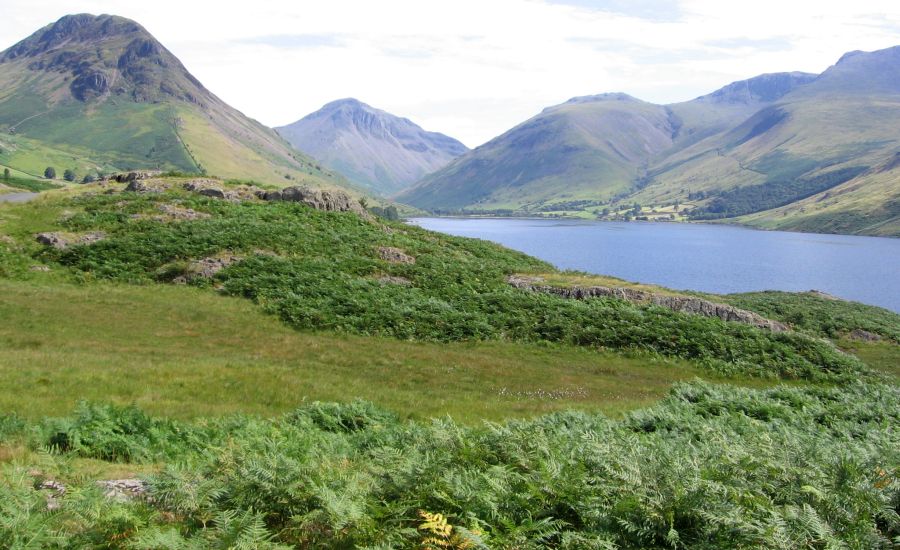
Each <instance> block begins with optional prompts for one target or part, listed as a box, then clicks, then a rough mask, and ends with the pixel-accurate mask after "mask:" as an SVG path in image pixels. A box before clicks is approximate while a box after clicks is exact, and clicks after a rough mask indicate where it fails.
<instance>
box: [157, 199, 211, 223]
mask: <svg viewBox="0 0 900 550" xmlns="http://www.w3.org/2000/svg"><path fill="white" fill-rule="evenodd" d="M158 209H159V211H160V212H161V213H162V215H159V216H154V217H153V219H155V220H157V221H173V220H177V221H181V220H187V221H190V220H203V219H207V218H209V217H210V216H209V214H207V213H206V212H197V211H196V210H194V209H193V208H182V207H180V206H176V205H174V204H167V203H163V204H160V205H159V207H158Z"/></svg>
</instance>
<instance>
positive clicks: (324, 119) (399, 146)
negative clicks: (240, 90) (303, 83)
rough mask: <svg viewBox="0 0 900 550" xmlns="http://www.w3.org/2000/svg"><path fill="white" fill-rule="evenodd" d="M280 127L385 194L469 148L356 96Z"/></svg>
mask: <svg viewBox="0 0 900 550" xmlns="http://www.w3.org/2000/svg"><path fill="white" fill-rule="evenodd" d="M276 131H277V132H278V133H279V134H280V135H281V136H283V137H284V138H285V139H287V140H288V141H289V142H290V143H291V144H293V145H294V146H295V147H297V148H298V149H301V150H303V151H306V152H308V153H309V154H311V155H312V156H314V157H315V158H317V159H319V160H321V161H322V163H323V164H324V165H325V166H327V167H329V168H331V169H334V170H338V171H340V172H341V173H343V174H345V175H346V176H347V177H348V178H350V180H352V181H354V182H355V183H357V184H358V185H360V186H362V187H364V188H367V189H369V190H371V191H373V192H375V193H378V194H381V195H391V194H393V193H396V192H398V191H401V190H403V189H405V188H406V187H408V186H409V185H411V184H412V183H414V182H415V181H417V180H418V179H419V178H421V177H422V176H424V175H425V174H427V173H430V172H433V171H435V170H437V169H439V168H441V167H443V166H444V165H446V164H447V163H448V162H450V160H452V159H453V158H456V157H458V156H459V155H461V154H464V153H465V152H467V151H468V150H469V149H468V148H467V147H466V146H465V145H463V144H462V143H460V142H459V141H457V140H455V139H453V138H451V137H449V136H446V135H444V134H441V133H439V132H429V131H426V130H424V129H422V128H421V127H420V126H418V125H416V124H415V123H413V122H412V121H411V120H409V119H407V118H402V117H398V116H395V115H392V114H390V113H388V112H386V111H383V110H381V109H376V108H374V107H371V106H370V105H367V104H366V103H363V102H362V101H359V100H358V99H355V98H343V99H338V100H335V101H332V102H329V103H327V104H326V105H324V106H323V107H322V108H321V109H319V110H317V111H315V112H313V113H310V114H308V115H306V116H305V117H303V118H301V119H300V120H298V121H296V122H293V123H291V124H288V125H285V126H281V127H278V128H276Z"/></svg>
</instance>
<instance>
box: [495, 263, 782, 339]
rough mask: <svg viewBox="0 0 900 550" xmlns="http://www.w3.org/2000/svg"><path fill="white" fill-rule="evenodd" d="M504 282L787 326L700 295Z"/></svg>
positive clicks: (515, 279) (519, 279)
mask: <svg viewBox="0 0 900 550" xmlns="http://www.w3.org/2000/svg"><path fill="white" fill-rule="evenodd" d="M507 282H509V284H510V285H512V286H514V287H516V288H519V289H522V290H528V291H531V292H541V293H544V294H553V295H556V296H560V297H562V298H569V299H573V300H583V299H585V298H593V297H601V296H602V297H609V298H617V299H620V300H625V301H628V302H632V303H637V304H646V303H651V304H653V305H656V306H660V307H664V308H667V309H671V310H672V311H676V312H678V313H687V314H690V315H702V316H704V317H717V318H719V319H721V320H723V321H728V322H733V323H743V324H747V325H753V326H755V327H758V328H761V329H765V330H770V331H772V332H785V331H787V330H790V329H789V328H788V327H787V325H784V324H783V323H779V322H778V321H773V320H771V319H766V318H765V317H763V316H761V315H758V314H756V313H753V312H752V311H746V310H743V309H740V308H736V307H734V306H731V305H728V304H719V303H716V302H711V301H709V300H704V299H702V298H695V297H693V296H667V295H663V294H654V293H652V292H647V291H645V290H638V289H634V288H626V287H605V286H589V287H581V286H574V287H570V288H563V287H556V286H551V285H546V284H541V283H542V279H540V278H539V277H523V276H518V275H512V276H510V277H509V278H508V279H507Z"/></svg>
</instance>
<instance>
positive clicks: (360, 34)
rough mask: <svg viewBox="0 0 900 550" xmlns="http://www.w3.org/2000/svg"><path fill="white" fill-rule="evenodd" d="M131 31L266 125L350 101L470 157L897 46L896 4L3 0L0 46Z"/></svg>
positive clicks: (881, 0) (891, 0) (899, 11)
mask: <svg viewBox="0 0 900 550" xmlns="http://www.w3.org/2000/svg"><path fill="white" fill-rule="evenodd" d="M75 12H87V13H95V14H99V13H112V14H117V15H122V16H125V17H130V18H132V19H135V20H137V21H138V22H139V23H141V24H142V25H143V26H144V27H146V28H147V29H148V30H149V31H150V32H151V33H153V34H154V35H155V36H156V37H157V38H158V39H159V40H160V41H161V42H162V43H163V44H164V45H165V46H166V47H167V48H169V49H170V50H171V51H172V52H173V53H174V54H175V55H176V56H178V57H179V58H180V59H181V61H182V62H183V63H184V64H185V65H186V66H187V68H188V70H190V71H191V72H192V73H193V74H194V75H195V76H196V77H197V78H199V79H200V81H201V82H203V83H204V84H205V85H206V87H207V88H209V89H210V90H211V91H213V92H214V93H215V94H217V95H218V96H219V97H221V98H222V99H224V100H225V101H227V102H228V103H230V104H231V105H233V106H234V107H236V108H238V109H240V110H241V111H243V112H244V113H245V114H247V115H249V116H251V117H253V118H256V119H258V120H260V121H261V122H263V123H264V124H268V125H271V126H278V125H283V124H287V123H290V122H293V121H294V120H297V119H299V118H301V117H302V116H304V115H306V114H308V113H310V112H312V111H314V110H316V109H318V108H319V107H321V106H322V105H323V104H325V103H327V102H329V101H331V100H334V99H338V98H343V97H355V98H357V99H360V100H361V101H364V102H366V103H369V104H370V105H372V106H375V107H378V108H381V109H384V110H386V111H389V112H391V113H394V114H397V115H400V116H405V117H408V118H410V119H412V120H413V121H414V122H416V123H418V124H419V125H421V126H423V127H424V128H425V129H427V130H434V131H439V132H443V133H446V134H448V135H451V136H453V137H455V138H457V139H460V140H461V141H463V142H464V143H465V144H466V145H469V146H476V145H479V144H481V143H483V142H485V141H487V140H489V139H490V138H492V137H494V136H497V135H499V134H501V133H503V132H504V131H506V130H508V129H509V128H511V127H512V126H514V125H516V124H518V123H520V122H522V121H524V120H525V119H527V118H529V117H531V116H533V115H535V114H536V113H538V112H540V110H541V109H542V108H544V107H546V106H548V105H553V104H557V103H560V102H563V101H565V100H566V99H568V98H570V97H573V96H578V95H589V94H596V93H601V92H613V91H622V92H626V93H629V94H631V95H634V96H636V97H638V98H641V99H644V100H647V101H653V102H658V103H671V102H677V101H684V100H688V99H692V98H694V97H696V96H698V95H701V94H704V93H708V92H710V91H712V90H714V89H716V88H719V87H721V86H723V85H725V84H727V83H729V82H732V81H734V80H740V79H743V78H748V77H751V76H755V75H757V74H760V73H764V72H776V71H790V70H801V71H809V72H821V71H823V70H824V69H826V68H827V67H828V66H829V65H832V64H833V63H834V62H835V61H836V60H837V59H838V57H840V55H841V54H843V53H844V52H846V51H850V50H875V49H879V48H885V47H889V46H894V45H900V2H898V1H897V0H851V1H848V0H844V1H841V2H831V1H828V0H823V1H795V0H753V1H751V2H747V1H741V2H733V1H731V0H682V1H665V0H631V1H629V0H609V1H591V0H377V1H376V0H318V1H307V0H286V1H275V0H255V1H252V2H248V1H241V2H232V1H229V0H220V1H217V2H208V1H196V0H178V1H175V0H151V1H147V2H134V1H113V0H2V8H0V16H2V18H0V21H2V24H0V49H5V48H7V47H9V46H11V45H12V44H14V43H15V42H17V41H19V40H21V39H22V38H24V37H26V36H28V35H29V34H31V33H32V32H34V31H35V30H37V29H38V28H40V27H41V26H43V25H46V24H47V23H49V22H51V21H55V20H56V19H58V18H59V17H61V16H63V15H65V14H67V13H75Z"/></svg>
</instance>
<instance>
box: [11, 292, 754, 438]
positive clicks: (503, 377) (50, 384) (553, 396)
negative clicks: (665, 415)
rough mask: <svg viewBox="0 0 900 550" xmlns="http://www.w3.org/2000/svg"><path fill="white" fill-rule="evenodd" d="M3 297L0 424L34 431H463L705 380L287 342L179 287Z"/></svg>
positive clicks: (529, 358) (344, 338) (309, 339)
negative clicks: (214, 422)
mask: <svg viewBox="0 0 900 550" xmlns="http://www.w3.org/2000/svg"><path fill="white" fill-rule="evenodd" d="M0 296H2V297H3V300H2V301H0V318H2V319H3V322H2V323H0V411H7V412H16V413H18V414H20V415H23V416H25V417H29V418H33V419H38V418H40V417H42V416H47V415H59V414H64V413H67V412H69V411H70V410H71V409H72V408H73V407H74V406H75V404H76V403H77V402H78V401H79V400H81V399H88V400H94V401H110V402H115V403H120V404H128V403H135V404H137V405H139V406H141V407H142V408H144V409H146V410H147V411H149V412H152V413H154V414H161V415H165V416H168V417H174V418H194V417H199V416H215V415H220V414H226V413H233V412H245V413H252V414H260V415H264V416H271V415H276V414H281V413H283V412H286V411H289V410H292V409H294V408H296V407H298V406H299V405H301V404H302V403H303V402H304V401H305V400H329V401H348V400H353V399H356V398H360V399H366V400H369V401H373V402H376V403H379V404H380V405H382V406H384V407H387V408H390V409H392V410H394V411H397V412H398V413H400V414H402V415H403V416H410V417H417V418H427V417H432V416H443V415H451V416H452V417H453V418H455V419H457V420H460V421H466V422H472V421H476V420H479V419H495V420H500V419H503V418H506V417H512V416H533V415H535V414H541V413H546V412H550V411H554V410H560V409H567V408H584V409H592V410H601V411H603V412H606V413H609V414H612V413H620V412H622V411H625V410H628V409H632V408H635V407H638V406H644V405H647V404H649V403H651V402H653V401H655V400H657V399H659V398H660V397H662V396H663V395H665V393H666V392H667V391H668V389H669V387H670V386H671V385H672V383H673V382H676V381H679V380H686V379H690V378H692V377H694V376H698V375H703V374H708V373H704V371H703V370H702V369H698V368H697V367H695V366H692V365H690V364H688V363H686V362H683V361H673V360H664V359H661V358H660V359H653V358H651V357H650V356H646V355H645V356H636V357H634V358H627V357H623V356H621V355H615V354H612V353H602V354H601V353H597V352H594V351H590V350H584V349H579V348H572V347H566V346H546V345H545V346H539V345H516V344H510V343H503V342H482V343H455V344H443V345H439V344H433V343H415V342H401V341H397V340H394V339H390V338H379V337H358V336H349V335H335V334H330V333H303V332H297V331H295V330H292V329H290V328H288V327H286V326H285V325H284V324H282V323H281V322H279V321H278V319H277V318H274V317H272V316H268V315H265V314H263V313H262V312H260V311H259V309H258V308H255V307H254V306H253V305H252V304H250V303H249V302H246V301H244V300H240V299H235V298H228V297H224V296H217V295H215V294H213V293H210V292H209V291H206V290H203V289H196V288H189V287H172V286H158V285H154V286H137V287H135V286H123V285H112V284H102V285H87V286H84V285H82V286H75V285H68V284H59V283H57V284H48V283H34V282H32V283H25V282H14V281H3V280H0ZM186 306H188V307H186ZM746 382H747V383H749V382H750V381H746ZM23 388H26V389H27V391H22V389H23Z"/></svg>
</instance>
